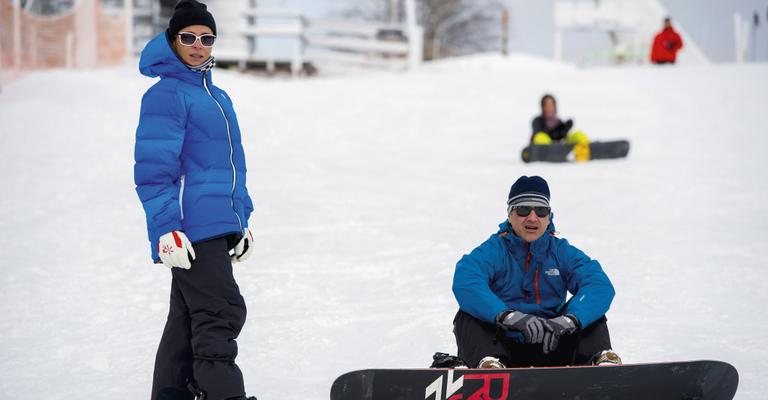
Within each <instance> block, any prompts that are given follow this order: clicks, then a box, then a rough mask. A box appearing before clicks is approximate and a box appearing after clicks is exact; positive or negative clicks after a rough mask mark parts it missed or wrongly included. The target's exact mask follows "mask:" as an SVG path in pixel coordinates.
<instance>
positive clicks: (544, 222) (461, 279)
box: [453, 176, 621, 368]
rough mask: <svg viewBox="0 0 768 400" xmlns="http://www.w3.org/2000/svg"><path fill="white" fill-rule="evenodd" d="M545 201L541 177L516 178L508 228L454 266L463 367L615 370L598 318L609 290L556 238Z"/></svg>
mask: <svg viewBox="0 0 768 400" xmlns="http://www.w3.org/2000/svg"><path fill="white" fill-rule="evenodd" d="M549 199H550V193H549V186H548V185H547V182H546V181H545V180H544V179H543V178H541V177H538V176H532V177H527V176H523V177H520V179H518V180H517V182H515V183H514V185H512V189H511V190H510V192H509V197H508V200H507V221H505V222H504V223H502V224H501V225H499V227H500V229H499V231H498V232H497V233H495V234H493V235H492V236H491V237H490V238H489V239H488V240H486V241H485V242H484V243H483V244H481V245H480V246H478V247H477V248H476V249H474V250H473V251H472V252H471V253H469V254H467V255H465V256H464V257H462V258H461V260H459V262H458V263H457V264H456V272H455V275H454V278H453V293H454V295H455V296H456V300H457V301H458V303H459V308H460V309H459V312H458V313H457V314H456V318H455V319H454V321H453V322H454V334H455V335H456V343H457V345H458V356H459V358H461V359H463V360H464V362H465V363H466V364H467V365H468V366H469V367H470V368H505V367H507V368H512V367H530V366H537V367H539V366H562V365H590V364H592V365H599V364H621V359H620V358H619V357H618V355H616V353H614V352H613V351H612V350H611V340H610V337H609V335H608V326H607V324H606V318H605V313H606V311H608V308H609V307H610V305H611V301H612V300H613V296H614V293H615V292H614V289H613V285H612V284H611V281H610V280H609V279H608V277H607V276H606V275H605V273H604V272H603V270H602V268H601V267H600V264H599V263H598V262H597V261H595V260H592V259H591V258H589V257H588V256H587V255H585V254H584V253H583V252H581V250H579V249H577V248H576V247H574V246H572V245H570V244H569V243H568V241H567V240H565V239H560V238H556V237H555V227H554V224H553V222H552V214H551V212H550V211H551V209H550V206H549ZM566 292H570V293H571V294H572V295H573V296H572V298H571V300H570V301H568V302H566Z"/></svg>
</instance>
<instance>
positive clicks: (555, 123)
mask: <svg viewBox="0 0 768 400" xmlns="http://www.w3.org/2000/svg"><path fill="white" fill-rule="evenodd" d="M572 127H573V120H572V119H569V120H567V121H565V122H563V121H561V120H560V118H558V117H557V100H555V97H554V96H552V95H551V94H545V95H544V96H543V97H542V98H541V115H539V116H537V117H536V118H534V119H533V121H532V122H531V128H532V129H533V133H532V134H531V143H532V144H551V143H552V142H559V141H562V140H564V139H565V138H566V137H567V136H568V132H569V131H570V130H571V128H572Z"/></svg>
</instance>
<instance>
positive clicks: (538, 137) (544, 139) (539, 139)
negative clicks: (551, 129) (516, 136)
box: [533, 132, 552, 144]
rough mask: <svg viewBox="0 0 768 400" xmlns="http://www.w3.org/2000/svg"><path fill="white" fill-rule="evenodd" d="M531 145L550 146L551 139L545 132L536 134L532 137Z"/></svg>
mask: <svg viewBox="0 0 768 400" xmlns="http://www.w3.org/2000/svg"><path fill="white" fill-rule="evenodd" d="M533 144H552V138H551V137H550V136H549V134H548V133H547V132H536V134H535V135H533Z"/></svg>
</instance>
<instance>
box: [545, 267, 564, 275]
mask: <svg viewBox="0 0 768 400" xmlns="http://www.w3.org/2000/svg"><path fill="white" fill-rule="evenodd" d="M544 273H545V274H547V276H560V270H559V269H557V268H550V269H548V270H546V271H544Z"/></svg>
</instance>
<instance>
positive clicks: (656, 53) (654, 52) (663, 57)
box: [651, 17, 683, 64]
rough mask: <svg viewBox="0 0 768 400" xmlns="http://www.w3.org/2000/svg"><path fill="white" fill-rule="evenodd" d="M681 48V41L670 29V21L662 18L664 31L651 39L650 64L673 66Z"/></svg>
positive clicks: (672, 29)
mask: <svg viewBox="0 0 768 400" xmlns="http://www.w3.org/2000/svg"><path fill="white" fill-rule="evenodd" d="M682 48H683V39H681V38H680V35H678V34H677V32H675V30H674V28H672V20H671V19H670V18H669V17H667V18H664V29H662V30H661V32H659V33H658V34H657V35H656V37H655V38H654V39H653V47H652V48H651V62H652V63H654V64H674V63H675V58H676V56H677V52H678V51H679V50H680V49H682Z"/></svg>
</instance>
